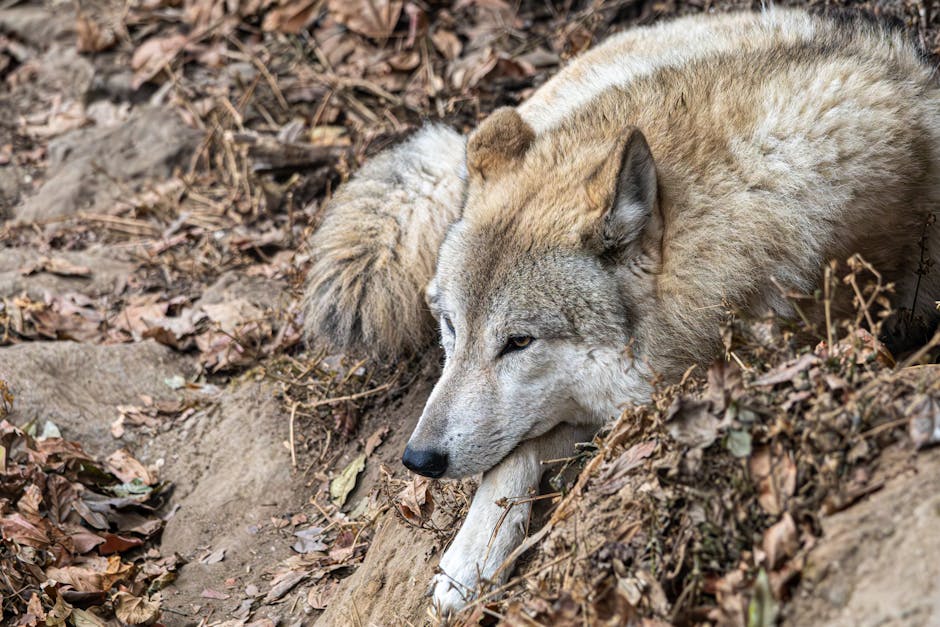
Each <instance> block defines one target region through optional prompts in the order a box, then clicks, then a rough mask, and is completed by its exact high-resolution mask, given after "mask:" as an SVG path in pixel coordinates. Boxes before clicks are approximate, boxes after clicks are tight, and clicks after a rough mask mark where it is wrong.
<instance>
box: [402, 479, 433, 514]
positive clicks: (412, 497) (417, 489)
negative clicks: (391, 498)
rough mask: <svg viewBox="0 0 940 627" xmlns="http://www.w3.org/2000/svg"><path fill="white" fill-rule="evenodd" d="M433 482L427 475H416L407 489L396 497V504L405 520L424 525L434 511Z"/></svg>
mask: <svg viewBox="0 0 940 627" xmlns="http://www.w3.org/2000/svg"><path fill="white" fill-rule="evenodd" d="M430 488H431V482H430V481H429V480H428V479H427V478H425V477H418V476H415V477H414V478H413V479H412V480H411V482H410V483H408V485H406V486H405V489H404V490H402V491H401V492H399V493H398V495H397V496H396V497H395V505H396V506H397V507H398V511H399V512H401V515H402V516H404V518H405V520H407V521H408V522H410V523H412V524H414V525H422V524H424V522H425V521H427V520H428V519H429V518H430V517H431V514H433V513H434V498H433V497H432V496H431V491H430Z"/></svg>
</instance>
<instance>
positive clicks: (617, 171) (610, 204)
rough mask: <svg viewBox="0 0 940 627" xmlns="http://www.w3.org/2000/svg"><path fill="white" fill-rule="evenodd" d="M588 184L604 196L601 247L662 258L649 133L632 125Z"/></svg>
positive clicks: (621, 252) (660, 224) (660, 221)
mask: <svg viewBox="0 0 940 627" xmlns="http://www.w3.org/2000/svg"><path fill="white" fill-rule="evenodd" d="M588 187H589V189H590V188H594V190H596V191H597V192H599V193H596V194H594V195H595V197H599V198H603V199H604V200H603V201H601V202H603V204H604V207H605V211H604V212H603V217H602V218H601V222H600V224H599V225H598V227H599V229H598V231H599V232H595V233H596V234H597V235H599V239H600V241H599V242H598V243H599V244H600V247H601V248H602V250H604V251H605V252H608V253H610V252H613V253H617V254H623V255H624V256H627V257H639V256H641V255H646V256H647V257H649V258H650V260H651V261H658V260H659V248H660V241H661V238H662V218H661V216H660V212H659V207H658V205H657V198H658V183H657V179H656V163H655V162H654V161H653V154H652V153H651V152H650V147H649V144H647V143H646V137H644V136H643V133H641V132H640V130H639V129H637V128H631V129H630V130H629V131H628V132H627V134H626V137H625V138H624V139H623V140H622V141H621V142H619V143H618V144H617V145H616V147H615V148H614V150H613V152H612V154H611V155H610V158H609V159H608V160H606V161H605V163H604V164H602V165H601V166H600V167H599V168H598V170H597V172H596V173H595V174H594V176H593V177H592V179H591V180H590V181H589V183H588Z"/></svg>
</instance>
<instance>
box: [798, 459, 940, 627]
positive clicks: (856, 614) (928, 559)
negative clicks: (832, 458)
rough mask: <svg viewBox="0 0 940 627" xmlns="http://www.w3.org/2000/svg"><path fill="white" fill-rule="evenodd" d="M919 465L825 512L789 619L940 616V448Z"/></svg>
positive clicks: (832, 622) (868, 621) (846, 622)
mask: <svg viewBox="0 0 940 627" xmlns="http://www.w3.org/2000/svg"><path fill="white" fill-rule="evenodd" d="M902 463H906V462H902ZM914 466H915V467H916V469H917V471H916V472H907V473H905V474H903V475H900V476H897V477H895V478H893V479H891V480H889V481H888V482H887V484H886V485H885V487H884V488H883V489H882V490H880V491H878V492H876V493H874V494H872V495H871V496H869V497H868V498H867V499H865V500H864V501H862V502H861V503H858V504H856V505H854V506H853V507H850V508H849V509H847V510H844V511H842V512H839V513H837V514H835V515H833V516H830V517H829V518H826V519H824V520H823V537H822V538H821V539H820V540H819V543H818V544H817V546H816V547H815V548H814V549H813V551H812V552H811V553H810V555H809V561H808V563H807V566H806V568H805V569H804V572H803V581H802V583H801V584H800V588H799V589H798V591H797V593H796V594H795V595H794V600H793V601H792V602H791V603H790V604H789V605H788V606H786V609H785V612H784V614H785V618H786V620H785V624H789V625H828V626H829V627H838V626H845V627H850V626H856V625H882V626H883V625H898V626H901V625H904V626H907V625H938V624H940V595H938V594H937V586H938V584H940V561H938V560H937V556H940V533H938V531H937V530H938V529H940V491H938V490H937V486H940V449H931V450H928V451H925V452H923V453H921V454H920V455H918V457H917V458H916V459H915V460H914Z"/></svg>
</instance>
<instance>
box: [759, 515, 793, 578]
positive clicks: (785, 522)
mask: <svg viewBox="0 0 940 627" xmlns="http://www.w3.org/2000/svg"><path fill="white" fill-rule="evenodd" d="M762 548H763V549H764V553H766V554H767V566H768V567H769V568H770V569H771V570H776V569H777V568H779V567H780V566H781V565H782V564H783V562H784V560H785V559H786V558H788V557H791V556H792V555H793V554H794V553H795V552H796V549H797V548H799V541H798V540H797V533H796V525H795V524H794V523H793V517H792V516H790V512H786V513H784V515H783V518H781V519H780V521H779V522H778V523H776V524H775V525H773V526H771V527H770V528H769V529H767V531H765V532H764V541H763V545H762Z"/></svg>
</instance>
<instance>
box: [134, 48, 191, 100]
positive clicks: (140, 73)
mask: <svg viewBox="0 0 940 627" xmlns="http://www.w3.org/2000/svg"><path fill="white" fill-rule="evenodd" d="M187 43H189V39H188V38H187V37H186V36H185V35H169V36H158V37H151V38H150V39H148V40H146V41H145V42H143V43H142V44H140V45H139V46H138V47H137V50H135V51H134V55H133V56H132V57H131V68H132V69H133V70H134V78H133V79H132V80H131V86H132V87H133V88H134V89H138V88H140V86H141V85H143V84H144V83H146V82H147V81H149V80H150V79H152V78H153V77H154V76H156V75H157V74H159V73H160V72H161V71H162V70H163V68H165V67H166V66H167V65H168V64H170V63H171V62H172V61H173V59H175V58H176V55H178V54H179V53H180V52H181V51H182V50H183V48H184V47H185V46H186V44H187Z"/></svg>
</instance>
